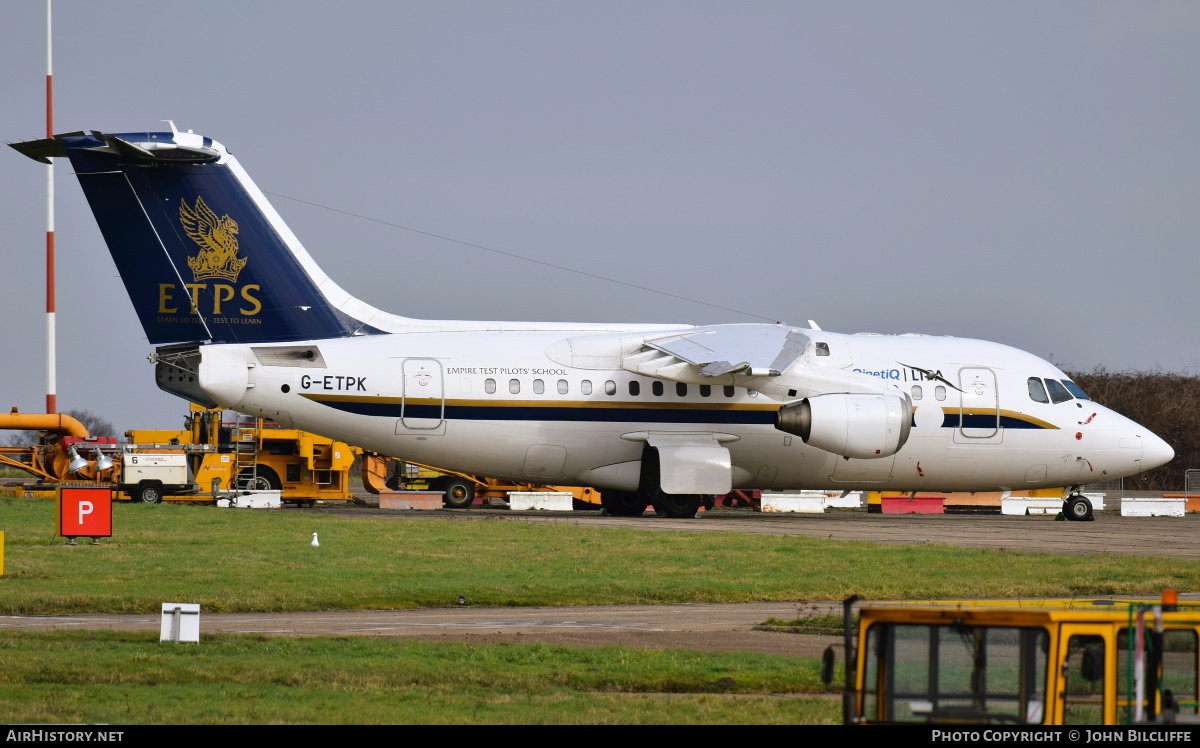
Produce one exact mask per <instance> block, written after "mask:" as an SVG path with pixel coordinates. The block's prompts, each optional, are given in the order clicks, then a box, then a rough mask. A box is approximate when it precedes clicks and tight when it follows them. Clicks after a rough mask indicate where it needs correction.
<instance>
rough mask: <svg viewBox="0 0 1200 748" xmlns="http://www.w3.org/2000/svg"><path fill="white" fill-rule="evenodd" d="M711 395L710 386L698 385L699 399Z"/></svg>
mask: <svg viewBox="0 0 1200 748" xmlns="http://www.w3.org/2000/svg"><path fill="white" fill-rule="evenodd" d="M711 394H712V385H711V384H702V385H700V397H708V396H709V395H711Z"/></svg>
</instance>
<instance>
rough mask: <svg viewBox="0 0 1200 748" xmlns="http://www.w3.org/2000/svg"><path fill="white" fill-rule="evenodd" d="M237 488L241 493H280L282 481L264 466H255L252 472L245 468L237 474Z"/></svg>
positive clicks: (276, 474)
mask: <svg viewBox="0 0 1200 748" xmlns="http://www.w3.org/2000/svg"><path fill="white" fill-rule="evenodd" d="M237 487H238V488H240V489H241V490H243V491H281V490H283V481H281V480H279V474H278V473H276V472H275V471H274V470H272V469H271V468H269V467H267V466H266V465H256V466H255V469H254V470H250V469H249V468H247V469H245V470H243V471H242V472H240V473H238V477H237Z"/></svg>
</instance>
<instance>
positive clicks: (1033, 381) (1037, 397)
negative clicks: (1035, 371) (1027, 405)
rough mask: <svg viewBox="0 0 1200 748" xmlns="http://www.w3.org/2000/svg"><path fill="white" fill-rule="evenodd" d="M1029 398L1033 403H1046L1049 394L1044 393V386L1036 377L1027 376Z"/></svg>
mask: <svg viewBox="0 0 1200 748" xmlns="http://www.w3.org/2000/svg"><path fill="white" fill-rule="evenodd" d="M1029 399H1030V400H1032V401H1034V402H1035V403H1048V402H1050V396H1049V395H1047V394H1046V387H1045V385H1043V384H1042V380H1040V379H1038V378H1037V377H1030V378H1029Z"/></svg>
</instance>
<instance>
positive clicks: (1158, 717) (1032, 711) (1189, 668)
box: [825, 590, 1200, 726]
mask: <svg viewBox="0 0 1200 748" xmlns="http://www.w3.org/2000/svg"><path fill="white" fill-rule="evenodd" d="M1176 597H1177V596H1176V595H1175V593H1174V591H1173V590H1168V591H1166V592H1165V593H1164V596H1163V601H1162V602H1161V603H1147V602H1137V601H1116V600H1086V601H1082V600H1080V601H1059V602H1058V603H1037V604H1033V605H1031V604H1030V603H1029V602H1028V601H1025V602H1019V601H1001V602H997V603H993V604H978V603H962V604H948V603H938V604H927V605H917V604H909V605H895V604H892V605H882V606H878V607H876V606H871V605H866V606H863V607H861V608H857V609H856V608H855V603H857V602H858V598H850V599H849V600H847V601H846V603H845V613H846V621H847V625H846V632H845V638H846V642H845V646H846V662H847V663H848V666H847V669H846V673H847V680H846V687H845V690H844V694H843V717H844V722H845V723H846V724H880V723H885V724H902V723H909V724H912V723H916V724H944V725H964V724H993V725H1007V726H1011V725H1072V724H1076V725H1118V724H1182V723H1189V724H1200V713H1198V706H1200V701H1198V691H1200V689H1198V686H1197V678H1198V672H1200V661H1198V653H1200V646H1198V640H1200V609H1197V608H1196V607H1185V606H1183V605H1180V604H1178V603H1177V602H1176ZM1018 605H1019V606H1020V607H1017V606H1018ZM855 612H857V614H858V617H859V621H858V626H857V629H855V628H854V627H853V624H852V621H853V617H852V616H853V614H854V613H855ZM832 663H833V652H832V649H831V650H829V651H827V652H826V668H825V673H826V679H827V681H828V680H830V679H831V677H832Z"/></svg>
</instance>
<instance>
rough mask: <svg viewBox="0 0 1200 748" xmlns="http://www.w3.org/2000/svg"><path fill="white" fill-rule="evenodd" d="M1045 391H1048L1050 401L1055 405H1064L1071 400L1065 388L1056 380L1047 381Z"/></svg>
mask: <svg viewBox="0 0 1200 748" xmlns="http://www.w3.org/2000/svg"><path fill="white" fill-rule="evenodd" d="M1046 389H1048V390H1050V400H1052V401H1053V402H1054V403H1055V404H1057V403H1065V402H1066V401H1068V400H1071V399H1073V398H1072V397H1071V393H1070V392H1067V388H1066V387H1063V386H1062V385H1061V384H1059V381H1058V380H1057V379H1047V380H1046Z"/></svg>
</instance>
